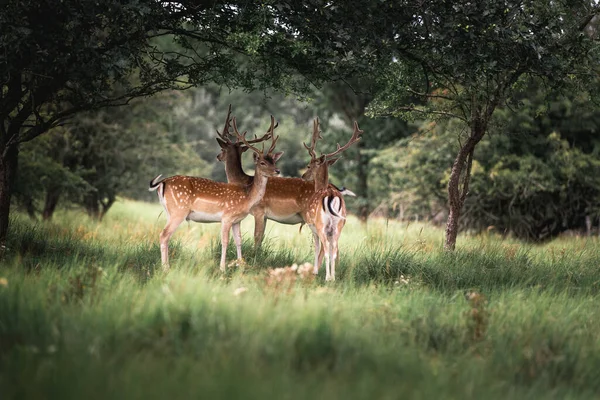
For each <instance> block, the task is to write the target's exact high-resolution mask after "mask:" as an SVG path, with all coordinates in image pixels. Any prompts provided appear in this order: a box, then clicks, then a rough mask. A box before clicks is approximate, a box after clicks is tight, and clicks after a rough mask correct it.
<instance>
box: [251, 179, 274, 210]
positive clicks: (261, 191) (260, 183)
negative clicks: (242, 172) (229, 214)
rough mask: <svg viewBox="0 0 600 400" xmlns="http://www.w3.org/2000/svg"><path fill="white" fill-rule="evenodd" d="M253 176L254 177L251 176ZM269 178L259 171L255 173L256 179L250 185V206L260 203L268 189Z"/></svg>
mask: <svg viewBox="0 0 600 400" xmlns="http://www.w3.org/2000/svg"><path fill="white" fill-rule="evenodd" d="M249 178H252V177H249ZM268 180H269V178H268V177H267V176H264V175H262V174H261V173H259V172H258V171H256V173H255V174H254V180H253V181H252V184H251V185H250V191H249V192H248V202H249V206H250V207H253V206H254V205H255V204H257V203H259V202H260V201H261V200H262V199H263V197H264V195H265V191H266V190H267V181H268Z"/></svg>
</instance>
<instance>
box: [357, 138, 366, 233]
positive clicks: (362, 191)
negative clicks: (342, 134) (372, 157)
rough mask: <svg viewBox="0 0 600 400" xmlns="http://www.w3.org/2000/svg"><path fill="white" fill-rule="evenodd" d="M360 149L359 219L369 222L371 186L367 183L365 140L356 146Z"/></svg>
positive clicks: (358, 165) (358, 156)
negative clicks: (364, 152) (363, 151)
mask: <svg viewBox="0 0 600 400" xmlns="http://www.w3.org/2000/svg"><path fill="white" fill-rule="evenodd" d="M356 146H357V147H358V155H357V156H356V162H357V168H358V169H357V171H356V177H357V178H358V182H357V188H356V189H357V192H358V200H359V201H360V205H359V206H358V218H359V219H360V221H361V222H367V218H368V217H369V186H368V182H367V170H368V166H367V164H368V162H369V161H368V159H367V157H366V156H365V155H364V154H362V150H363V149H364V148H365V142H364V140H361V141H360V142H358V144H357V145H356Z"/></svg>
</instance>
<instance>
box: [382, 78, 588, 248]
mask: <svg viewBox="0 0 600 400" xmlns="http://www.w3.org/2000/svg"><path fill="white" fill-rule="evenodd" d="M519 101H520V102H521V104H522V106H521V107H520V108H519V109H518V111H515V110H513V109H511V108H508V107H506V108H500V109H498V111H497V112H496V114H495V117H494V124H493V126H492V128H491V130H490V134H489V135H488V136H486V137H485V138H484V139H483V140H482V142H481V144H480V145H479V147H478V150H477V151H476V152H475V158H474V162H473V170H472V179H471V182H470V186H469V197H468V198H467V201H466V203H465V209H464V218H463V222H462V223H463V227H464V228H469V229H475V230H476V231H484V230H486V229H494V230H497V231H499V232H502V233H511V234H514V235H515V236H516V237H519V238H522V239H527V240H542V239H547V238H551V237H554V236H556V235H557V234H559V233H560V232H563V231H565V230H569V229H582V228H583V227H584V226H585V218H586V216H589V217H591V218H592V219H593V222H595V220H596V218H597V216H598V208H597V204H598V200H599V198H600V178H598V177H600V169H599V168H600V163H599V162H598V157H597V154H598V151H599V150H598V149H599V148H598V144H599V142H598V136H597V134H596V133H597V132H598V128H597V126H598V123H600V119H599V117H598V112H597V110H595V108H593V107H590V105H589V103H588V100H587V97H586V95H585V94H581V93H580V94H578V95H576V96H563V95H559V96H557V97H555V99H554V100H553V101H551V102H547V101H546V99H545V98H544V94H542V92H541V91H538V90H537V87H536V86H535V85H533V86H530V87H529V88H528V90H527V91H525V92H523V93H522V94H521V99H520V100H519ZM460 128H461V126H460V125H457V124H435V123H428V124H425V125H424V127H423V128H422V130H423V133H421V134H418V135H415V136H414V137H413V138H411V139H409V140H406V141H405V142H403V143H401V145H400V146H399V147H396V148H392V149H389V150H386V151H384V152H382V153H380V155H379V156H378V157H377V158H376V159H375V160H374V162H373V164H374V165H376V166H377V167H379V168H380V169H381V170H387V171H390V172H388V174H387V175H384V177H385V179H381V175H380V179H381V180H380V181H379V182H381V183H380V186H379V188H381V190H382V191H385V190H386V187H390V192H391V193H392V194H390V195H389V196H390V200H389V201H390V204H389V206H390V207H393V205H394V204H396V203H397V204H398V206H401V207H402V208H403V210H404V212H405V213H406V214H408V215H409V216H414V215H419V216H422V217H428V216H433V215H434V214H436V213H437V212H438V211H439V210H440V209H444V208H445V206H446V204H445V187H446V185H447V183H448V174H449V169H448V168H449V166H450V165H451V164H452V157H451V154H452V153H454V151H455V150H454V149H453V147H454V146H453V145H452V143H453V139H454V138H455V137H456V136H458V135H459V133H458V132H460V131H459V130H460ZM388 193H389V192H388Z"/></svg>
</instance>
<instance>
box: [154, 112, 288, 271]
mask: <svg viewBox="0 0 600 400" xmlns="http://www.w3.org/2000/svg"><path fill="white" fill-rule="evenodd" d="M275 126H276V125H275V119H274V118H273V117H272V116H271V126H270V128H269V131H268V135H269V137H270V138H271V147H269V149H268V151H267V152H266V153H265V152H264V149H263V150H262V151H261V150H259V149H258V148H256V147H254V146H253V145H252V143H251V142H250V141H248V140H246V132H244V133H243V134H240V133H239V131H238V129H237V125H236V121H235V117H234V118H233V127H234V132H235V135H236V137H237V139H238V141H239V142H241V143H243V144H244V146H246V147H247V148H249V149H251V150H252V151H253V152H254V163H255V166H256V167H255V171H256V172H255V175H254V177H253V179H252V181H251V182H250V183H248V184H243V185H238V184H232V183H224V182H215V181H212V180H209V179H204V178H196V177H192V176H181V175H177V176H172V177H170V178H166V179H160V178H161V175H159V176H157V177H156V178H154V179H152V181H150V187H149V190H150V191H155V190H156V191H157V193H158V199H159V201H160V203H161V204H162V206H163V207H164V209H165V212H166V214H167V225H166V226H165V228H164V229H163V230H162V232H161V234H160V252H161V259H162V264H163V268H164V269H168V268H169V248H168V244H169V239H170V238H171V236H172V235H173V233H174V232H175V230H176V229H177V227H178V226H179V225H180V224H181V223H182V222H183V221H184V220H188V221H189V220H191V221H195V222H205V223H206V222H208V223H210V222H221V262H220V268H221V271H225V255H226V249H227V245H228V244H229V231H230V230H233V238H234V240H235V245H236V249H237V257H238V259H241V258H242V236H241V232H240V222H241V221H242V220H243V219H244V218H245V217H246V216H247V215H248V214H249V213H250V210H251V209H252V207H254V206H255V205H256V204H257V203H259V202H260V201H261V199H262V198H263V196H264V194H265V190H266V187H267V182H268V180H269V179H270V178H272V177H274V176H277V175H279V172H280V171H279V169H277V166H276V162H277V160H279V158H280V157H281V155H282V154H283V152H277V153H273V150H274V149H275V145H276V143H277V139H278V138H279V136H277V137H274V136H273V130H274V129H275Z"/></svg>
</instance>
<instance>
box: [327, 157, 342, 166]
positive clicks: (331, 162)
mask: <svg viewBox="0 0 600 400" xmlns="http://www.w3.org/2000/svg"><path fill="white" fill-rule="evenodd" d="M339 159H340V158H339V157H338V158H332V159H331V160H327V165H333V164H335V163H336V161H337V160H339Z"/></svg>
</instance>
